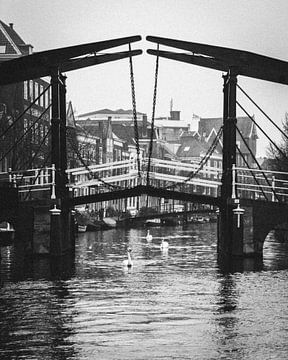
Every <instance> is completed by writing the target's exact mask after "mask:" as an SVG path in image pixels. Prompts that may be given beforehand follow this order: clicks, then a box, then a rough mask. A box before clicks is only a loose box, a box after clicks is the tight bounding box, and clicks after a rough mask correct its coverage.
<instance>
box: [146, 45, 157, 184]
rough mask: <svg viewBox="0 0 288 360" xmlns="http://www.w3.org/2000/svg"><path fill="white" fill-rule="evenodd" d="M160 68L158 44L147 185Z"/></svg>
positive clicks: (149, 163)
mask: <svg viewBox="0 0 288 360" xmlns="http://www.w3.org/2000/svg"><path fill="white" fill-rule="evenodd" d="M158 70H159V44H157V57H156V66H155V83H154V93H153V105H152V118H151V134H150V143H149V153H148V166H147V181H146V185H147V186H148V185H149V173H150V166H151V157H152V151H153V135H154V122H155V108H156V99H157V83H158Z"/></svg>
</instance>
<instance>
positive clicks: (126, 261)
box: [123, 248, 133, 268]
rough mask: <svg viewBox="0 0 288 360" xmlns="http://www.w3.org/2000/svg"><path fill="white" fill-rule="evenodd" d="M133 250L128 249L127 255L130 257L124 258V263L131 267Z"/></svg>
mask: <svg viewBox="0 0 288 360" xmlns="http://www.w3.org/2000/svg"><path fill="white" fill-rule="evenodd" d="M131 251H132V249H131V248H128V249H127V257H128V259H125V260H123V265H125V266H127V267H128V268H131V267H132V266H133V261H132V259H131V254H130V253H131Z"/></svg>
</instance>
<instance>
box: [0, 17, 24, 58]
mask: <svg viewBox="0 0 288 360" xmlns="http://www.w3.org/2000/svg"><path fill="white" fill-rule="evenodd" d="M26 46H27V45H26V44H25V42H24V41H23V40H22V38H21V37H20V36H19V35H18V34H17V32H16V31H15V30H14V28H13V24H10V25H7V24H5V23H4V22H3V21H1V20H0V47H1V51H0V59H1V58H2V59H3V58H11V57H17V56H21V55H24V54H26V52H25V49H26Z"/></svg>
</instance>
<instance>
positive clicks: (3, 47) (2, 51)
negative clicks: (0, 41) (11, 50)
mask: <svg viewBox="0 0 288 360" xmlns="http://www.w3.org/2000/svg"><path fill="white" fill-rule="evenodd" d="M5 53H6V45H0V54H5Z"/></svg>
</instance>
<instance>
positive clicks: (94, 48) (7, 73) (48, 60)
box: [0, 36, 142, 85]
mask: <svg viewBox="0 0 288 360" xmlns="http://www.w3.org/2000/svg"><path fill="white" fill-rule="evenodd" d="M139 40H141V36H131V37H126V38H120V39H114V40H107V41H100V42H94V43H89V44H82V45H75V46H70V47H65V48H59V49H52V50H46V51H42V52H39V53H34V54H31V55H27V56H22V57H19V58H17V59H13V60H8V61H4V62H2V63H0V85H8V84H12V83H16V82H21V81H24V80H29V79H35V78H39V77H44V76H49V75H50V74H51V69H52V68H58V69H59V70H60V71H71V70H76V69H79V68H83V67H86V66H92V65H97V64H101V63H105V62H108V61H114V60H119V59H123V58H125V57H128V56H129V55H130V54H129V52H128V51H126V52H119V53H115V54H106V55H101V54H100V55H96V53H97V52H99V51H102V50H106V49H109V48H112V47H116V46H121V45H124V44H129V43H132V42H135V41H139ZM141 53H142V51H141V50H133V51H132V52H131V55H132V56H135V55H139V54H141ZM88 54H93V56H92V55H91V57H90V58H89V57H87V58H79V57H80V56H85V55H88ZM77 57H78V58H77Z"/></svg>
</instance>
